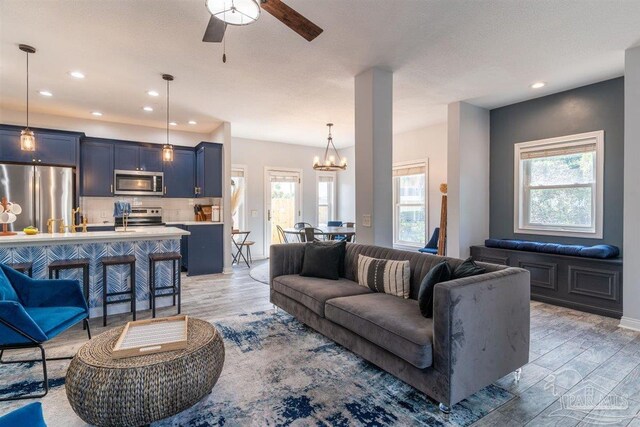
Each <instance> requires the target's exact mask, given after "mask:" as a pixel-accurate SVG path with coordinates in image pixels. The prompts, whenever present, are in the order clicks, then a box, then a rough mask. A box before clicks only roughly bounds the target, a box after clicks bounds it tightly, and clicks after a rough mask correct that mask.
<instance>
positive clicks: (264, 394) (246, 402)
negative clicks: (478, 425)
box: [0, 312, 513, 427]
mask: <svg viewBox="0 0 640 427" xmlns="http://www.w3.org/2000/svg"><path fill="white" fill-rule="evenodd" d="M213 323H214V324H215V325H216V327H217V328H218V330H219V331H220V332H221V334H222V335H223V337H224V342H225V348H226V360H225V364H224V369H223V371H222V375H221V377H220V379H219V380H218V383H217V384H216V386H215V387H214V389H213V392H212V393H211V394H210V395H208V396H207V397H205V398H204V399H203V400H202V401H200V402H199V403H197V404H196V405H195V406H193V407H192V408H190V409H188V410H186V411H184V412H182V413H180V414H178V415H176V416H174V417H172V418H169V419H166V420H163V421H160V422H157V423H154V424H153V425H154V426H173V427H177V426H185V427H187V426H188V427H205V426H289V425H296V426H308V425H313V426H400V425H402V426H408V425H429V426H441V425H447V426H467V425H470V424H472V423H473V422H475V421H477V420H478V419H480V418H481V417H483V416H485V415H486V414H488V413H489V412H490V411H492V410H493V409H495V408H496V407H498V406H500V405H502V404H504V403H505V402H507V401H508V400H510V399H511V398H512V397H513V395H512V394H511V393H509V392H507V391H506V390H504V389H502V388H500V387H498V386H496V385H491V386H489V387H487V388H485V389H483V390H481V391H479V392H478V393H476V394H475V395H473V396H471V397H470V398H468V399H466V400H464V401H463V402H460V403H459V404H457V405H455V406H454V408H453V412H452V414H451V415H449V416H446V415H444V414H442V413H441V412H440V411H439V410H438V406H437V403H436V402H433V401H431V400H430V399H428V398H427V397H426V396H425V395H424V394H423V393H421V392H419V391H417V390H416V389H414V388H413V387H411V386H408V385H406V384H405V383H403V382H402V381H400V380H397V379H396V378H394V377H393V376H391V375H389V374H387V373H385V372H384V371H382V370H380V369H378V368H377V367H375V366H374V365H372V364H370V363H368V362H366V361H364V360H363V359H361V358H360V357H358V356H356V355H354V354H353V353H351V352H349V351H348V350H346V349H344V348H343V347H341V346H339V345H337V344H335V343H333V342H332V341H330V340H329V339H327V338H325V337H323V336H322V335H320V334H318V333H316V332H315V331H313V330H311V329H310V328H308V327H306V326H304V325H303V324H301V323H300V322H298V321H297V320H295V319H294V318H293V317H291V316H289V315H288V314H286V313H279V314H274V313H273V312H260V313H253V314H246V315H240V316H236V317H233V318H226V319H223V320H218V321H214V322H213ZM52 367H53V363H52ZM64 369H65V370H66V365H65V367H64ZM18 370H19V372H18ZM38 371H39V367H38V366H30V365H26V364H25V365H24V366H22V367H20V368H17V369H16V368H15V367H14V371H13V372H7V370H6V367H3V372H2V379H3V381H2V383H4V387H3V388H0V395H2V396H6V395H8V394H14V393H16V392H18V391H20V390H26V389H31V388H34V387H36V386H37V382H36V380H35V378H37V376H34V373H35V374H37V373H38ZM7 375H8V376H9V377H10V379H11V380H12V381H15V382H14V383H13V385H12V386H7V385H6V379H7V377H6V376H7ZM63 375H64V372H63V371H61V370H60V369H54V370H53V372H52V375H51V376H50V378H52V382H51V385H52V391H51V392H50V393H49V395H48V396H46V397H45V398H44V399H42V402H43V405H44V409H45V418H46V419H47V422H48V423H49V425H50V426H58V425H60V426H65V427H72V426H84V425H85V424H84V423H83V422H82V421H81V420H80V419H79V418H77V417H76V415H75V414H74V413H73V412H72V410H71V408H70V407H69V404H68V403H67V400H66V396H65V393H64V380H63ZM18 378H21V380H18ZM0 387H2V386H0ZM20 405H21V404H17V405H15V406H20ZM0 412H5V411H4V409H3V410H2V411H0Z"/></svg>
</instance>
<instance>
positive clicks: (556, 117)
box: [489, 77, 624, 251]
mask: <svg viewBox="0 0 640 427" xmlns="http://www.w3.org/2000/svg"><path fill="white" fill-rule="evenodd" d="M597 130H604V138H605V142H604V147H605V158H604V234H603V237H604V238H603V239H584V238H575V237H556V236H541V235H534V234H515V233H514V232H513V190H514V188H513V186H514V183H513V150H514V144H516V143H518V142H525V141H534V140H538V139H545V138H553V137H559V136H564V135H572V134H577V133H583V132H591V131H597ZM623 155H624V78H623V77H619V78H616V79H612V80H607V81H604V82H600V83H595V84H592V85H589V86H583V87H580V88H577V89H572V90H568V91H565V92H560V93H556V94H553V95H548V96H544V97H540V98H536V99H531V100H529V101H524V102H520V103H517V104H512V105H508V106H505V107H501V108H496V109H494V110H491V153H490V159H491V160H490V175H491V176H490V229H489V233H490V235H491V237H492V238H496V239H522V240H536V241H541V242H555V243H564V244H580V245H595V244H601V243H606V244H610V245H615V246H618V247H619V248H620V250H621V251H622V228H623V227H622V224H623V219H622V213H623V179H624V174H623V171H624V158H623Z"/></svg>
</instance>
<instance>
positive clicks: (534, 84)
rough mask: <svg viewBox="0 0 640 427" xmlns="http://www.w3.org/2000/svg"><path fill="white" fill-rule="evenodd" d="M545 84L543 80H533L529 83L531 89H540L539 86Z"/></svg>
mask: <svg viewBox="0 0 640 427" xmlns="http://www.w3.org/2000/svg"><path fill="white" fill-rule="evenodd" d="M546 85H547V84H546V83H545V82H535V83H533V84H532V85H531V89H540V88H541V87H545V86H546Z"/></svg>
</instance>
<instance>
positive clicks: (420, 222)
mask: <svg viewBox="0 0 640 427" xmlns="http://www.w3.org/2000/svg"><path fill="white" fill-rule="evenodd" d="M426 200H427V166H426V163H424V162H421V163H411V164H402V165H397V166H395V167H394V168H393V202H394V207H395V209H394V215H393V222H394V227H393V243H394V245H397V246H415V247H422V246H424V245H425V241H426V231H427V206H426Z"/></svg>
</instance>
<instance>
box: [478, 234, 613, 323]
mask: <svg viewBox="0 0 640 427" xmlns="http://www.w3.org/2000/svg"><path fill="white" fill-rule="evenodd" d="M471 256H472V257H473V258H474V259H475V260H477V261H482V262H489V263H493V264H501V265H508V266H511V267H520V268H524V269H526V270H529V272H530V273H531V299H533V300H536V301H542V302H546V303H549V304H555V305H560V306H563V307H569V308H573V309H576V310H581V311H585V312H588V313H594V314H600V315H603V316H608V317H614V318H618V319H619V318H620V317H621V316H622V258H613V259H598V258H586V257H579V256H571V255H561V254H554V253H542V252H532V251H528V250H522V249H506V248H496V247H487V246H472V247H471Z"/></svg>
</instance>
